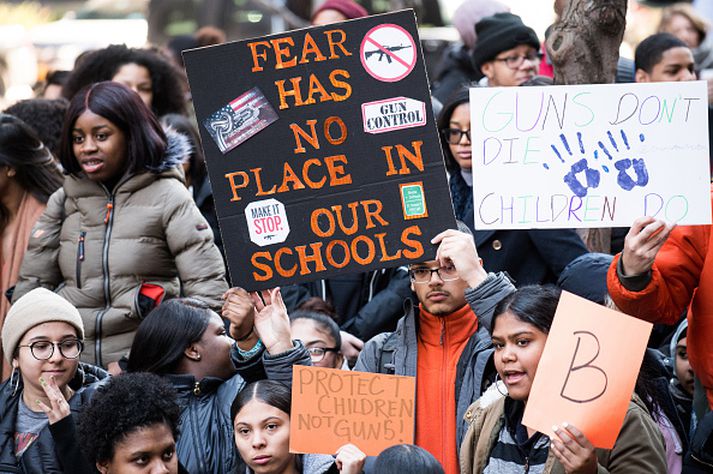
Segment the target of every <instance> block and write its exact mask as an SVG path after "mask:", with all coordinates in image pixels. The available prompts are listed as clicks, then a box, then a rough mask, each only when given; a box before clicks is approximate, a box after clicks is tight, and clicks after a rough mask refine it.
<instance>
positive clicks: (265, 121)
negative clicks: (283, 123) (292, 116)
mask: <svg viewBox="0 0 713 474" xmlns="http://www.w3.org/2000/svg"><path fill="white" fill-rule="evenodd" d="M277 118H278V117H277V113H276V112H275V109H273V108H272V106H271V105H270V102H268V100H267V98H266V97H265V96H264V95H263V94H262V92H261V91H260V89H258V88H257V87H253V88H252V89H250V90H249V91H247V92H245V93H244V94H242V95H241V96H239V97H237V98H236V99H234V100H232V101H231V102H230V103H229V104H228V105H226V106H224V107H222V108H220V109H219V110H218V111H216V112H215V113H213V114H212V115H211V116H210V117H208V118H207V119H205V120H204V121H203V126H204V127H205V128H206V129H207V130H208V133H210V136H211V137H213V140H215V144H216V145H218V149H220V151H221V152H222V153H227V152H228V151H230V150H232V149H233V148H235V147H236V146H238V145H240V144H241V143H243V142H244V141H245V140H247V139H248V138H250V137H252V136H253V135H255V134H256V133H258V132H259V131H260V130H262V129H264V128H265V127H267V126H268V125H270V124H271V123H272V122H274V121H275V120H277Z"/></svg>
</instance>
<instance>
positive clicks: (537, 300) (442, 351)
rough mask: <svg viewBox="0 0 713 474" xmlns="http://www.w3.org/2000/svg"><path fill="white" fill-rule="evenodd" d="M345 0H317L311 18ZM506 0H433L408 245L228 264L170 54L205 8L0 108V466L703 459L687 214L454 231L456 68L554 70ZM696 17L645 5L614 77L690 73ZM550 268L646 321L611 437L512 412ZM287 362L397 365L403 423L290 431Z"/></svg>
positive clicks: (549, 297) (583, 463)
mask: <svg viewBox="0 0 713 474" xmlns="http://www.w3.org/2000/svg"><path fill="white" fill-rule="evenodd" d="M659 3H666V2H659ZM565 8H566V0H564V1H563V0H558V1H556V2H555V10H556V11H557V14H558V15H562V13H563V11H564V9H565ZM659 8H661V7H659ZM368 13H369V12H367V10H366V9H365V8H364V7H362V6H361V5H359V4H358V3H355V2H354V1H352V0H326V1H324V2H322V3H321V4H320V5H319V6H318V8H316V9H315V11H314V14H313V17H312V23H313V24H314V25H320V24H327V23H331V22H335V21H343V20H349V19H355V18H360V17H363V16H366V15H368ZM711 20H713V19H711ZM526 22H527V19H523V18H520V17H519V16H517V15H514V14H512V13H511V12H509V8H508V6H507V5H506V4H505V3H503V2H499V1H496V0H465V1H463V2H462V5H461V6H460V7H459V8H458V9H457V10H456V13H455V15H454V19H453V24H454V26H455V27H456V29H457V30H458V32H459V33H460V36H461V40H462V41H461V42H459V43H456V44H454V45H452V46H451V47H449V48H448V49H447V50H445V51H444V53H443V57H442V58H441V63H440V65H439V67H438V68H437V70H436V71H434V74H433V77H434V78H435V81H434V83H433V87H432V98H431V99H432V103H433V106H434V110H435V111H436V112H437V127H438V131H439V134H440V139H441V145H442V150H443V154H444V165H445V169H446V171H447V175H448V183H449V188H450V195H451V200H452V204H453V209H454V214H455V217H456V218H457V228H455V229H443V230H442V232H440V233H439V234H438V235H434V236H432V240H431V243H433V244H434V245H435V246H437V253H436V257H435V259H434V260H428V261H422V262H413V263H411V264H410V265H408V266H407V267H398V268H384V269H379V270H375V271H370V272H365V273H360V274H344V275H339V276H338V277H333V278H329V279H323V280H318V281H313V282H309V283H300V284H294V285H286V286H284V287H282V288H273V289H270V290H263V291H260V292H248V291H246V290H245V289H243V288H239V287H231V285H230V283H229V279H228V276H227V274H226V267H225V254H224V249H223V241H222V240H221V235H220V232H219V228H218V219H217V217H216V214H215V207H214V205H213V199H212V191H211V188H210V183H209V181H208V178H207V173H206V169H205V158H204V156H203V152H202V150H201V146H200V139H199V134H198V130H197V127H196V125H195V118H194V117H193V115H192V106H191V102H190V91H189V88H188V85H187V80H186V75H185V72H184V70H183V66H182V63H181V57H180V50H181V49H184V48H188V47H196V46H205V45H209V44H215V43H220V42H223V41H225V37H224V35H222V33H221V32H220V31H219V30H216V29H214V28H208V29H203V30H202V31H200V32H198V33H196V35H193V36H186V37H178V38H175V39H174V41H171V42H170V43H169V44H168V45H167V46H166V47H163V48H159V47H146V48H128V47H126V46H124V45H113V46H109V47H107V48H103V49H99V50H94V51H90V52H87V53H84V54H82V55H81V56H80V57H79V58H78V59H77V62H76V66H75V68H74V70H72V71H66V72H60V71H58V72H56V73H54V74H52V75H51V76H50V77H48V81H47V86H46V88H45V89H44V90H43V91H42V94H41V97H38V98H36V99H30V100H26V101H22V102H19V103H17V104H14V105H12V106H11V107H9V108H8V109H6V110H5V111H3V113H1V114H0V236H1V239H2V240H1V243H2V245H1V247H0V263H1V267H0V292H1V293H2V295H1V296H0V325H1V326H2V332H1V338H0V350H1V352H2V384H1V385H0V472H9V473H10V472H12V473H62V472H63V473H80V474H82V473H96V472H101V473H103V474H105V473H113V474H116V473H119V474H122V473H134V472H151V473H159V472H164V473H172V474H175V473H179V472H181V473H194V474H203V473H217V474H229V473H230V474H232V473H263V474H272V473H274V474H281V473H332V472H335V473H337V472H341V473H343V474H352V473H361V472H366V473H393V472H409V473H447V474H454V473H459V472H460V473H463V474H471V473H515V472H523V471H524V472H533V473H568V474H574V473H583V474H587V473H600V472H611V473H621V474H629V473H671V474H678V473H681V472H684V473H699V472H713V415H712V414H711V410H712V409H713V349H711V347H713V346H711V339H712V338H713V275H712V274H711V272H713V263H711V260H713V234H712V233H711V226H676V225H675V224H672V223H669V222H666V221H663V220H660V219H654V218H651V217H641V218H640V219H637V220H636V221H635V222H633V223H632V225H631V227H630V228H628V229H612V232H611V241H610V242H607V246H606V249H604V252H603V253H602V252H601V250H602V249H601V248H597V250H599V252H594V251H592V250H593V249H592V248H591V246H588V245H587V242H586V241H585V240H583V238H582V236H581V235H580V234H578V233H577V232H576V231H575V230H573V229H556V230H506V231H484V230H479V229H476V228H475V225H474V215H473V207H474V204H473V173H474V168H473V160H472V149H471V136H472V135H471V134H472V133H475V131H471V123H470V103H469V97H468V88H469V87H518V86H528V85H548V84H552V79H551V77H552V75H553V74H556V71H555V70H553V67H552V65H551V64H550V63H549V60H548V59H547V57H546V50H545V47H544V45H543V43H542V42H541V38H538V36H537V34H536V33H535V31H534V30H533V29H532V28H530V27H529V26H527V24H526ZM709 32H710V26H709V23H708V21H707V20H706V19H705V18H704V17H703V16H702V15H701V14H700V13H699V12H698V10H696V9H695V8H694V6H692V5H691V4H689V3H686V2H683V3H676V4H674V5H670V6H666V7H665V8H663V10H662V15H661V24H660V27H659V32H658V33H655V34H653V35H651V36H649V37H647V38H646V39H644V40H643V41H641V42H640V44H638V46H637V48H636V51H635V55H634V58H633V61H631V60H625V59H622V60H620V61H619V65H618V71H617V80H620V81H630V82H662V81H667V82H671V81H689V80H696V79H699V78H702V79H707V78H708V74H709V72H710V70H711V69H713V53H711V51H712V50H713V49H712V47H711V45H713V33H710V34H709ZM171 48H173V49H171ZM711 84H713V81H712V82H711ZM712 89H713V87H712ZM710 110H713V109H710ZM709 115H710V116H711V117H713V114H709ZM712 124H713V121H710V122H709V126H711V125H712ZM710 135H711V136H713V134H710ZM711 149H713V147H712V148H711ZM711 162H712V163H713V160H711ZM224 237H225V236H224ZM562 290H566V291H569V292H572V293H575V294H578V295H580V296H583V297H585V298H588V299H590V300H592V301H594V302H596V303H599V304H602V305H607V306H609V307H611V308H615V309H619V310H621V311H623V312H625V313H627V314H629V315H633V316H635V317H637V318H641V319H644V320H647V321H650V322H653V323H656V326H655V329H654V331H653V333H652V336H651V339H650V341H649V347H648V349H647V352H646V354H645V356H644V362H643V364H642V366H641V370H640V373H639V376H638V379H637V383H636V387H635V389H634V392H633V393H632V395H631V400H630V403H629V406H628V409H627V411H626V416H625V419H624V422H623V426H622V427H621V430H620V431H619V434H618V436H617V438H616V441H615V443H614V446H613V448H611V449H600V448H596V447H595V446H594V445H593V444H592V443H591V441H590V440H589V439H588V438H587V436H586V435H585V434H584V433H583V432H582V431H581V430H580V429H579V427H577V426H574V425H572V424H570V423H568V422H567V420H561V423H560V424H558V425H557V426H555V427H553V431H554V433H555V435H556V436H553V437H549V436H547V435H546V434H543V433H539V432H537V431H535V430H533V429H532V428H530V427H528V426H526V425H524V424H523V421H522V419H523V413H524V410H525V407H526V405H527V401H528V397H529V394H530V390H531V387H532V383H533V380H534V378H535V375H536V372H537V368H538V364H539V361H540V356H541V355H542V352H543V349H544V346H545V342H546V341H547V338H548V334H549V332H550V328H551V326H552V321H553V318H554V314H555V310H556V308H557V304H558V301H559V298H560V295H561V291H562ZM294 365H313V366H318V367H324V368H331V369H339V370H356V371H363V372H371V373H380V374H391V375H404V376H412V377H415V379H416V391H415V393H414V399H415V416H414V433H415V435H414V444H401V445H396V446H393V447H391V448H388V449H386V450H384V451H383V452H382V453H381V454H379V455H378V456H366V455H365V454H364V453H363V452H362V451H361V449H360V447H359V445H358V443H354V444H351V443H346V444H344V446H342V447H341V448H340V449H339V450H338V451H337V452H336V453H330V454H294V453H291V452H290V450H289V440H290V411H291V399H292V396H293V394H292V391H291V386H292V368H293V366H294Z"/></svg>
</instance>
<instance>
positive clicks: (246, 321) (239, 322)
mask: <svg viewBox="0 0 713 474" xmlns="http://www.w3.org/2000/svg"><path fill="white" fill-rule="evenodd" d="M220 314H221V316H223V318H225V319H227V320H228V321H230V337H232V338H233V339H235V340H237V341H243V340H246V339H250V336H251V335H252V333H253V332H254V328H253V326H254V320H255V306H253V300H252V298H251V296H250V293H248V292H247V291H245V290H244V289H242V288H240V287H235V288H231V289H229V290H228V291H226V292H225V293H224V294H223V309H222V311H221V312H220ZM253 343H254V341H253Z"/></svg>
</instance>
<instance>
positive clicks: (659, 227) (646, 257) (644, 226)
mask: <svg viewBox="0 0 713 474" xmlns="http://www.w3.org/2000/svg"><path fill="white" fill-rule="evenodd" d="M675 226H676V224H669V223H668V222H666V221H663V220H661V219H654V218H653V217H639V218H638V219H636V220H635V221H634V224H633V225H632V226H631V228H630V229H629V232H628V233H627V234H626V238H625V239H624V250H623V251H622V253H621V264H622V268H623V270H624V274H625V275H627V276H635V275H642V274H644V273H646V272H648V271H649V270H651V267H652V266H653V264H654V259H655V258H656V254H657V253H658V252H659V250H660V249H661V247H662V246H663V244H664V243H665V242H666V239H667V238H668V236H669V235H670V234H671V231H672V230H673V228H674V227H675Z"/></svg>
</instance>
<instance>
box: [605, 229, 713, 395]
mask: <svg viewBox="0 0 713 474" xmlns="http://www.w3.org/2000/svg"><path fill="white" fill-rule="evenodd" d="M712 238H713V233H712V232H711V226H710V225H704V226H681V227H677V228H675V229H674V230H673V232H671V235H670V236H669V238H668V240H667V241H666V243H665V244H664V245H663V247H662V248H661V250H660V251H659V253H658V255H657V256H656V260H655V262H654V266H653V268H652V275H651V281H650V282H649V284H648V285H647V286H646V288H645V289H644V290H642V291H639V292H633V291H629V290H627V289H626V288H624V287H623V286H622V284H621V282H620V281H619V278H618V277H617V272H616V268H617V264H618V262H619V259H620V258H621V254H619V255H617V256H616V257H615V258H614V261H613V262H612V264H611V266H610V267H609V272H608V273H607V286H608V288H609V294H610V295H611V297H612V299H613V300H614V302H615V303H616V305H617V306H618V307H619V309H621V310H622V311H623V312H625V313H627V314H630V315H632V316H636V317H637V318H641V319H645V320H646V321H650V322H652V323H664V324H675V323H676V322H677V321H678V318H679V317H680V316H681V313H682V312H683V310H684V309H686V307H687V306H688V305H689V303H690V308H689V311H688V335H687V338H688V356H689V359H690V361H691V367H692V368H693V371H694V372H695V374H696V375H697V376H698V378H699V379H700V380H701V383H702V384H703V386H704V387H705V389H706V395H707V397H708V405H709V406H710V407H711V408H712V409H713V241H711V239H712Z"/></svg>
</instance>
